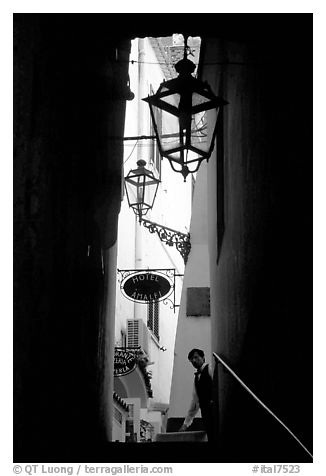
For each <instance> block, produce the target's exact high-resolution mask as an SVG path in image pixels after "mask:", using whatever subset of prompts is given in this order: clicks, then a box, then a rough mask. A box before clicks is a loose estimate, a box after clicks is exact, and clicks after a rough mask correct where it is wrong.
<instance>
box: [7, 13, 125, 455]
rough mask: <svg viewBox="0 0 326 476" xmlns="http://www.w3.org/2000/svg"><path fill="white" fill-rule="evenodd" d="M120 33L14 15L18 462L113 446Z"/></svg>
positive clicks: (85, 21) (71, 20)
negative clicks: (112, 287) (108, 345)
mask: <svg viewBox="0 0 326 476" xmlns="http://www.w3.org/2000/svg"><path fill="white" fill-rule="evenodd" d="M111 35H112V32H110V29H109V25H108V24H107V22H104V21H103V22H99V21H96V22H95V23H94V22H92V19H91V18H90V17H89V16H88V15H86V16H83V15H80V16H79V15H77V16H75V15H71V16H70V15H52V14H51V15H34V14H33V15H21V14H15V15H14V92H15V95H14V114H15V117H14V125H15V129H14V139H15V141H14V146H15V150H14V155H15V157H14V209H15V222H14V372H15V391H14V437H15V454H16V455H18V457H23V455H25V454H29V451H31V449H33V453H34V452H35V453H36V454H40V455H42V454H44V453H47V452H49V451H50V452H51V451H53V454H54V455H58V457H59V459H60V452H62V451H63V450H66V449H67V448H75V447H76V448H78V447H80V451H82V447H84V446H85V445H87V444H88V445H89V444H92V445H93V446H95V445H96V444H99V443H100V442H101V441H102V440H104V441H106V434H105V433H106V428H105V424H104V419H103V415H102V411H103V410H102V408H103V405H105V402H103V401H102V398H103V396H102V395H103V389H102V388H101V387H102V382H103V379H104V372H105V338H104V335H105V329H106V325H107V321H108V320H110V319H111V320H112V319H114V316H113V315H111V316H108V315H107V314H106V310H105V309H104V302H105V299H106V294H107V290H106V289H105V288H104V279H105V273H106V272H108V270H106V269H105V262H106V260H105V253H106V252H107V250H108V249H110V247H112V246H113V245H114V243H115V241H116V228H117V218H118V213H119V208H120V197H121V178H122V136H123V127H124V111H125V102H126V98H127V95H128V87H127V80H128V77H127V69H128V63H127V61H128V58H129V50H130V40H121V39H119V38H118V37H115V36H114V37H113V36H111ZM117 59H120V60H123V61H120V62H119V63H118V62H117ZM109 135H113V136H118V137H120V140H115V141H112V140H109V139H108V136H109ZM112 279H115V277H114V275H113V276H112ZM112 339H113V337H112ZM112 392H113V388H112ZM112 392H111V393H112ZM23 459H24V458H23ZM36 459H37V458H36Z"/></svg>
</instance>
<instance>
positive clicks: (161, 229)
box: [141, 218, 191, 264]
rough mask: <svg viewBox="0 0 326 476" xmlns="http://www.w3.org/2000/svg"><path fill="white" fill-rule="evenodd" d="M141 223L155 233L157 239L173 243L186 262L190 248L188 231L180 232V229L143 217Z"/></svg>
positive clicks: (170, 244) (169, 244) (171, 244)
mask: <svg viewBox="0 0 326 476" xmlns="http://www.w3.org/2000/svg"><path fill="white" fill-rule="evenodd" d="M141 223H142V224H143V225H144V227H145V228H147V229H148V230H149V232H150V233H157V235H158V237H159V239H160V240H161V241H162V242H163V243H166V244H167V245H168V246H173V245H175V247H176V249H177V250H178V251H179V253H180V254H181V256H182V258H183V261H184V263H185V264H187V261H188V255H189V253H190V250H191V243H190V233H187V234H186V233H181V232H180V231H177V230H173V229H172V228H168V227H166V226H163V225H159V224H158V223H154V222H152V221H150V220H145V219H144V218H143V219H142V221H141Z"/></svg>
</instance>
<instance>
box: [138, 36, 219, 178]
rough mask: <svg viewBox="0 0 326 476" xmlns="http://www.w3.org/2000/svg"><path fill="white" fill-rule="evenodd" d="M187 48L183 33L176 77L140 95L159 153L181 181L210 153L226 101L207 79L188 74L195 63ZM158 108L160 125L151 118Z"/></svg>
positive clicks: (176, 66)
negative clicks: (147, 94) (142, 96)
mask: <svg viewBox="0 0 326 476" xmlns="http://www.w3.org/2000/svg"><path fill="white" fill-rule="evenodd" d="M187 49H188V46H187V36H185V46H184V57H183V59H182V60H181V61H179V62H178V63H176V65H175V69H176V71H177V73H179V76H178V77H177V78H174V79H171V80H169V81H163V83H161V84H160V86H159V88H158V90H157V92H156V93H155V94H153V95H152V96H148V97H147V98H143V101H146V102H147V103H148V104H149V107H150V111H151V117H152V121H153V126H154V130H155V136H156V139H157V142H158V147H159V151H160V154H161V155H162V157H166V158H167V159H168V160H169V162H170V164H171V167H172V169H173V170H174V171H175V172H180V173H181V174H182V175H183V177H184V181H186V177H187V175H188V174H189V173H194V172H197V170H198V169H199V166H200V164H201V162H202V160H204V159H206V160H207V161H208V159H209V157H210V156H211V153H212V151H213V148H214V137H215V133H216V126H217V117H218V112H219V110H220V108H221V107H222V106H224V105H225V104H228V103H227V102H226V101H224V99H222V98H220V97H218V96H216V95H215V94H214V93H213V91H212V90H211V88H210V86H209V85H208V83H207V82H203V81H200V80H199V79H196V78H195V77H193V76H192V73H193V71H194V70H195V67H196V66H195V64H194V63H193V62H192V61H190V60H189V59H187ZM158 110H159V112H161V116H162V118H161V120H160V124H157V121H156V120H155V118H156V117H160V114H158Z"/></svg>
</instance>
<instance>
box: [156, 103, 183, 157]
mask: <svg viewBox="0 0 326 476" xmlns="http://www.w3.org/2000/svg"><path fill="white" fill-rule="evenodd" d="M152 107H153V112H154V114H158V111H157V110H159V111H161V121H160V124H157V132H158V135H159V140H160V145H161V149H162V152H163V154H164V153H166V152H168V151H170V150H173V149H175V148H179V147H180V145H181V142H180V134H179V119H178V117H177V116H174V115H173V114H170V113H169V112H167V111H164V110H161V109H159V108H157V107H156V106H152Z"/></svg>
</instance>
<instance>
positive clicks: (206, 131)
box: [191, 109, 217, 153]
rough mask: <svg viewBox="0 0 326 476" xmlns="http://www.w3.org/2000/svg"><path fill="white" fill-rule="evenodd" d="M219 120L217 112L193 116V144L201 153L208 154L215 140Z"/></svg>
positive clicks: (213, 110)
mask: <svg viewBox="0 0 326 476" xmlns="http://www.w3.org/2000/svg"><path fill="white" fill-rule="evenodd" d="M216 120H217V110H216V109H211V110H210V111H204V112H199V113H197V114H193V116H192V125H191V144H192V145H193V146H194V147H195V148H196V149H198V151H201V152H204V153H206V152H208V151H209V149H210V146H211V141H212V139H213V133H214V128H215V124H216Z"/></svg>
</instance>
